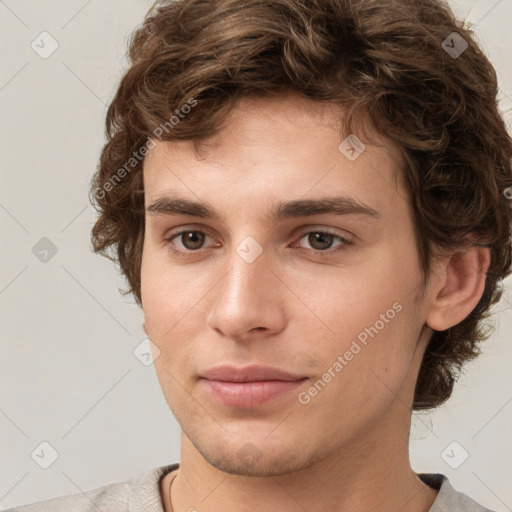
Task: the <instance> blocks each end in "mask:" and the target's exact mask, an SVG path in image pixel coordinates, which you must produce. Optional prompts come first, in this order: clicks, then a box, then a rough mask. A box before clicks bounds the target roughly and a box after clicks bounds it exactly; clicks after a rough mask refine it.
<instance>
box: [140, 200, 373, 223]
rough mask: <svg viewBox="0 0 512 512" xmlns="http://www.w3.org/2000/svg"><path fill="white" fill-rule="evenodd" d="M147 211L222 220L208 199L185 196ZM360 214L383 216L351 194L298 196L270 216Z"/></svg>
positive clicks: (154, 204)
mask: <svg viewBox="0 0 512 512" xmlns="http://www.w3.org/2000/svg"><path fill="white" fill-rule="evenodd" d="M146 212H147V213H148V214H150V215H187V216H190V217H199V218H202V219H214V220H218V221H221V220H222V219H221V217H220V215H219V214H218V213H217V212H216V211H215V209H214V208H213V207H212V206H211V205H210V203H208V202H206V201H191V200H189V199H185V198H182V197H167V196H165V197H160V198H158V199H156V200H155V201H154V202H152V203H151V204H149V205H148V206H147V208H146ZM326 213H327V214H333V215H360V216H365V217H368V218H370V219H379V218H380V217H381V214H380V213H379V212H378V211H377V210H374V209H373V208H370V207H369V206H367V205H365V204H364V203H361V202H360V201H358V200H356V199H354V198H352V197H349V196H331V197H323V198H319V199H295V200H290V201H281V202H278V203H275V204H273V205H272V207H271V208H270V210H269V211H268V213H267V215H266V217H267V219H269V220H270V221H271V222H278V221H280V220H283V219H287V218H295V217H307V216H312V215H320V214H326Z"/></svg>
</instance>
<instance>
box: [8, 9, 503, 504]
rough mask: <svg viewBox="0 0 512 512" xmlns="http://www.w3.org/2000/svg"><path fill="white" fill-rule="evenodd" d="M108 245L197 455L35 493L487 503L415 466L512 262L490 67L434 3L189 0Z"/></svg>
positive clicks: (98, 237) (185, 451)
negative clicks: (79, 489) (417, 415)
mask: <svg viewBox="0 0 512 512" xmlns="http://www.w3.org/2000/svg"><path fill="white" fill-rule="evenodd" d="M130 58H131V67H130V68H129V69H128V71H127V72H126V74H125V76H124V77H123V79H122V81H121V84H120V86H119V90H118V92H117V95H116V96H115V98H114V100H113V102H112V104H111V106H110V108H109V111H108V114H107V134H108V142H107V143H106V145H105V147H104V148H103V152H102V155H101V159H100V164H99V168H98V172H97V173H96V175H95V177H94V180H93V183H92V188H91V191H92V199H93V202H94V203H95V204H97V208H98V211H99V213H100V215H99V218H98V221H97V223H96V225H95V226H94V228H93V232H92V240H93V243H94V248H95V250H96V251H97V252H100V253H103V254H106V250H107V249H108V248H115V249H116V251H117V252H116V260H117V261H119V263H120V265H121V269H122V271H123V273H124V275H125V276H126V278H127V282H128V283H129V285H130V290H129V291H131V292H132V293H133V295H134V297H135V298H136V300H137V303H138V304H139V305H140V306H141V307H142V308H143V311H144V329H145V332H146V334H147V336H148V338H149V339H150V340H151V347H152V350H153V357H154V365H155V368H156V371H157V375H158V378H159V381H160V384H161V386H162V390H163V393H164V396H165V398H166V400H167V402H168V405H169V407H170V408H171V409H172V412H173V413H174V415H175V417H176V418H177V420H178V422H179V424H180V426H181V428H182V446H181V455H180V461H179V464H178V463H176V464H172V465H169V466H165V467H161V468H155V469H154V470H152V471H150V472H147V473H144V474H141V476H140V477H138V478H137V479H135V480H133V481H127V482H121V483H116V484H109V485H106V486H103V487H101V488H98V489H95V490H94V491H90V492H89V493H87V496H86V495H84V494H76V495H71V496H67V497H61V498H56V499H54V500H49V501H47V502H42V503H39V504H34V505H32V506H27V507H21V508H19V509H16V510H20V511H38V510H73V511H92V510H98V509H99V510H105V511H106V510H116V511H117V510H119V511H121V510H123V511H124V510H129V511H133V512H134V511H141V510H144V511H147V510H152V511H161V512H162V511H166V512H169V511H173V510H174V511H175V512H178V511H196V510H197V511H205V512H206V511H207V512H217V511H222V512H232V511H241V510H242V511H256V510H277V511H279V512H292V511H304V510H306V511H309V512H316V511H325V510H329V511H344V510H350V511H353V512H362V511H368V510H379V511H384V512H387V511H389V512H391V511H393V512H397V511H401V512H420V511H431V512H440V511H448V510H449V511H451V512H453V511H485V510H487V509H485V508H484V507H482V506H480V505H478V504H477V503H476V502H474V501H473V500H472V499H471V498H469V497H467V496H465V495H464V494H461V493H459V492H457V491H456V490H455V489H454V488H453V487H452V486H451V484H450V482H449V481H448V479H447V478H446V477H445V476H443V475H440V474H416V473H415V472H414V471H413V470H412V468H411V466H410V463H409V457H408V440H409V428H410V420H411V413H412V410H419V409H429V408H433V407H435V406H437V405H439V404H441V403H444V402H445V401H446V400H447V399H448V398H449V396H450V394H451V391H452V388H453V383H454V379H455V377H456V375H457V372H458V370H460V367H461V366H462V364H463V363H464V362H466V361H467V360H470V359H472V358H474V357H475V356H476V355H477V354H478V344H479V342H480V341H483V339H484V338H485V337H484V335H483V334H482V331H481V329H480V327H481V325H482V320H483V319H484V318H485V314H486V312H487V311H488V310H489V308H490V307H491V306H492V305H493V304H494V303H495V302H496V301H497V300H498V299H499V297H500V288H499V284H500V281H501V280H502V279H503V278H504V277H506V276H507V275H509V273H510V272H509V268H510V264H511V254H510V230H509V227H510V207H509V204H508V199H507V198H508V196H509V194H508V192H507V191H508V188H509V187H511V186H512V172H511V171H512V169H511V157H512V141H511V139H510V136H509V135H508V134H507V131H506V128H505V125H504V123H503V120H502V119H501V117H500V115H499V113H498V111H497V108H496V91H497V85H496V74H495V72H494V70H493V68H492V66H491V64H490V63H489V61H488V60H487V58H486V57H485V56H484V54H483V52H482V51H481V49H480V48H479V47H478V46H477V44H476V43H475V42H474V40H473V39H472V36H471V34H470V32H469V31H468V30H467V29H465V28H464V27H463V26H462V25H461V24H460V23H459V22H457V21H456V20H455V19H454V18H453V15H452V13H451V11H450V10H449V9H448V7H447V6H446V5H445V4H444V3H442V2H440V1H438V0H412V1H410V2H406V3H403V2H395V1H393V0H379V1H371V0H321V1H320V0H309V1H307V0H302V1H300V0H267V1H261V2H243V1H241V0H208V1H205V0H180V1H174V2H170V3H167V4H161V5H159V6H156V7H155V8H154V9H152V10H151V11H150V13H148V16H147V18H146V20H145V22H144V24H143V25H142V26H141V27H140V28H139V29H138V30H137V31H136V32H135V34H134V36H133V38H132V41H131V45H130Z"/></svg>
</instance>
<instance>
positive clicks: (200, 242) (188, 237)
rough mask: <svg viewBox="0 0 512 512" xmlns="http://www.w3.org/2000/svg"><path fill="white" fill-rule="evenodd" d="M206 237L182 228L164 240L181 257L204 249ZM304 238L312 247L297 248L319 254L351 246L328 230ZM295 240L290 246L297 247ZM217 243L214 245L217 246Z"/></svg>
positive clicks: (307, 234)
mask: <svg viewBox="0 0 512 512" xmlns="http://www.w3.org/2000/svg"><path fill="white" fill-rule="evenodd" d="M207 238H212V237H210V236H209V235H208V234H207V233H206V232H204V231H202V230H194V229H184V230H182V231H179V232H177V233H173V234H172V235H171V236H169V237H167V238H166V239H165V241H166V242H167V245H168V247H169V250H170V251H171V252H172V253H173V254H176V255H178V256H181V257H185V258H187V257H192V256H195V255H197V254H199V253H200V252H201V250H203V249H204V247H203V246H204V244H205V241H206V239H207ZM303 239H306V242H307V243H308V244H310V246H311V247H312V249H307V248H305V247H302V246H301V245H299V246H298V247H299V249H303V250H305V251H307V252H309V253H313V254H319V255H330V254H332V253H337V252H341V251H346V250H348V249H350V248H351V247H352V246H353V242H352V241H350V240H348V239H346V238H344V237H342V236H340V235H338V234H337V233H334V232H332V231H329V230H316V231H306V232H304V233H303V234H302V236H301V238H300V239H299V242H300V241H301V240H303ZM336 239H337V240H339V242H340V243H339V244H338V245H337V246H334V247H335V248H334V249H332V247H333V242H334V241H335V240H336ZM296 244H297V242H296V243H295V244H294V245H292V246H291V247H297V245H296ZM219 245H220V244H217V245H216V247H219Z"/></svg>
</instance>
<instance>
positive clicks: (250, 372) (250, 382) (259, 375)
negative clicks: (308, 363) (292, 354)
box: [200, 365, 308, 408]
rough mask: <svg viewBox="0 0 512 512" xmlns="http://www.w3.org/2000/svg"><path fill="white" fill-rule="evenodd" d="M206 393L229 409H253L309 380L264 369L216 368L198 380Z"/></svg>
mask: <svg viewBox="0 0 512 512" xmlns="http://www.w3.org/2000/svg"><path fill="white" fill-rule="evenodd" d="M200 377H201V378H200V382H201V384H202V385H203V386H204V388H205V390H206V392H207V393H208V394H209V396H211V397H212V398H214V399H215V400H217V401H219V402H221V403H223V404H224V405H228V406H231V407H244V408H254V407H259V406H262V405H264V404H266V403H268V402H270V401H272V400H275V399H277V398H278V397H282V396H284V395H286V394H288V393H291V392H292V391H293V390H295V389H297V388H298V387H299V386H301V385H302V384H303V382H304V381H305V380H307V378H308V377H305V376H302V375H294V374H292V373H289V372H286V371H284V370H280V369H278V368H270V367H264V366H255V365H251V366H246V367H241V368H240V367H238V368H237V367H235V366H226V365H224V366H218V367H214V368H211V369H210V370H208V371H206V372H204V373H203V374H201V376H200Z"/></svg>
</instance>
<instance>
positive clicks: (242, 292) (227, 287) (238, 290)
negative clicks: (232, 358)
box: [208, 236, 285, 339]
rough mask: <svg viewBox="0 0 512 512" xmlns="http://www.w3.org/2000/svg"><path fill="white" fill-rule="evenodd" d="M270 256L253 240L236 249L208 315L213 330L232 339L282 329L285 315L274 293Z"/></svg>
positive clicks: (244, 242) (245, 240) (245, 241)
mask: <svg viewBox="0 0 512 512" xmlns="http://www.w3.org/2000/svg"><path fill="white" fill-rule="evenodd" d="M269 263H270V262H269V258H268V254H267V253H266V252H265V251H264V249H263V247H262V246H261V245H260V244H259V243H258V242H257V241H256V240H255V239H254V238H253V237H250V236H248V237H245V238H244V239H243V240H242V241H241V242H240V243H239V244H238V245H237V246H235V247H233V249H232V254H231V255H230V258H229V262H228V265H229V267H228V270H227V272H226V274H225V275H224V277H223V278H222V279H221V282H220V283H219V285H218V287H216V290H217V291H216V293H215V294H214V299H213V302H212V309H211V311H210V314H209V316H208V323H209V325H210V327H211V328H213V329H215V330H217V331H221V332H222V333H223V334H224V335H225V336H227V337H230V338H233V339H244V338H246V337H247V336H248V335H249V332H250V331H252V330H254V331H260V332H261V331H262V330H265V331H267V332H275V331H276V330H279V329H281V328H282V326H283V323H284V321H285V318H284V313H283V310H282V308H281V305H280V303H279V301H278V300H277V294H276V293H275V292H274V293H273V292H272V290H274V291H275V289H276V286H277V282H276V281H277V279H276V277H275V276H274V274H273V273H272V272H271V271H270V269H269V268H268V267H267V265H269Z"/></svg>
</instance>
